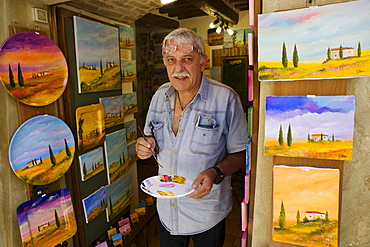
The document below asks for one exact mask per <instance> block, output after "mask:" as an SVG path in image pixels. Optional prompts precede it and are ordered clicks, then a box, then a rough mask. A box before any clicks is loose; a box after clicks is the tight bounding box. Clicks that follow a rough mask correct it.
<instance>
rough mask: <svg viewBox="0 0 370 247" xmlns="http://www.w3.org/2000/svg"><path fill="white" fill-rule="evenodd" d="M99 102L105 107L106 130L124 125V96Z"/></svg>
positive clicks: (102, 99) (101, 99)
mask: <svg viewBox="0 0 370 247" xmlns="http://www.w3.org/2000/svg"><path fill="white" fill-rule="evenodd" d="M99 101H100V103H101V104H103V106H104V119H105V127H106V128H110V127H113V126H116V125H120V124H123V119H124V114H123V98H122V95H119V96H113V97H106V98H100V99H99Z"/></svg>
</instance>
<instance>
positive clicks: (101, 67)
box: [100, 59, 103, 76]
mask: <svg viewBox="0 0 370 247" xmlns="http://www.w3.org/2000/svg"><path fill="white" fill-rule="evenodd" d="M100 76H103V62H102V60H101V59H100Z"/></svg>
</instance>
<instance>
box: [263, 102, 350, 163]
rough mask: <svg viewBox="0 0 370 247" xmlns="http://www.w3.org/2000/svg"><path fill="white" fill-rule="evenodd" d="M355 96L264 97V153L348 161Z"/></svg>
mask: <svg viewBox="0 0 370 247" xmlns="http://www.w3.org/2000/svg"><path fill="white" fill-rule="evenodd" d="M354 112H355V96H268V97H266V119H265V155H276V156H286V157H303V158H316V159H333V160H351V159H352V149H353V132H354Z"/></svg>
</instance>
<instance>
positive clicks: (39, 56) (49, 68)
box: [0, 32, 68, 106]
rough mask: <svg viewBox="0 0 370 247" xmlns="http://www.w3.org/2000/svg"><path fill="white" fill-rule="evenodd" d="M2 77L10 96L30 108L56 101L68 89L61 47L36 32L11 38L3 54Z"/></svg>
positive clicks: (66, 69) (0, 75) (1, 60)
mask: <svg viewBox="0 0 370 247" xmlns="http://www.w3.org/2000/svg"><path fill="white" fill-rule="evenodd" d="M0 77H1V81H2V83H3V84H4V86H5V87H6V89H7V90H8V93H9V94H10V95H11V96H12V97H14V98H15V99H16V100H18V101H20V102H21V103H23V104H26V105H30V106H45V105H49V104H51V103H53V102H54V101H56V100H57V99H58V98H59V97H60V96H61V95H62V94H63V92H64V90H65V88H66V86H67V78H68V66H67V62H66V59H65V57H64V55H63V53H62V51H61V50H60V49H59V47H58V46H57V45H56V44H55V43H54V42H53V41H52V40H50V39H49V38H48V37H46V36H44V35H41V34H36V33H35V32H20V33H16V34H14V35H12V36H10V37H9V38H8V39H7V40H6V41H5V42H4V43H3V45H2V47H1V52H0Z"/></svg>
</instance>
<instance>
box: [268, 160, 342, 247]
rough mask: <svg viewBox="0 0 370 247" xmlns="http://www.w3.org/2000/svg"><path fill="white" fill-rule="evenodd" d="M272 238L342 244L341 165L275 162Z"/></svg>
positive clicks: (307, 244) (333, 246)
mask: <svg viewBox="0 0 370 247" xmlns="http://www.w3.org/2000/svg"><path fill="white" fill-rule="evenodd" d="M273 174H274V182H273V221H274V229H273V240H274V241H278V242H284V243H291V244H296V245H299V246H322V247H326V246H332V247H337V246H339V243H338V234H339V228H338V223H339V181H340V172H339V169H327V168H314V167H298V166H297V167H288V166H281V165H276V166H274V172H273Z"/></svg>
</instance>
